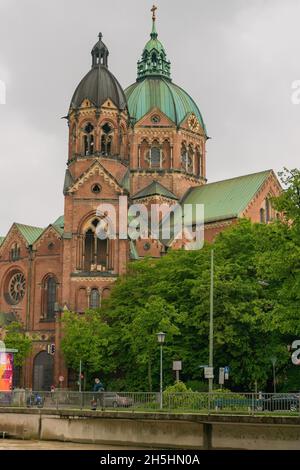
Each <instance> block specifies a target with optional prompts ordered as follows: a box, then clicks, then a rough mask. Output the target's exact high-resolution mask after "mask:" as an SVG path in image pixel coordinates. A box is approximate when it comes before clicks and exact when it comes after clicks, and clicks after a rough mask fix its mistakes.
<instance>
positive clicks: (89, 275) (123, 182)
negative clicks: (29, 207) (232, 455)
mask: <svg viewBox="0 0 300 470" xmlns="http://www.w3.org/2000/svg"><path fill="white" fill-rule="evenodd" d="M108 56H109V51H108V48H107V47H106V45H105V44H104V43H103V41H102V34H99V40H98V42H97V43H96V44H95V46H94V47H93V49H92V67H91V69H90V70H89V72H88V73H87V74H86V75H85V76H84V78H83V79H82V80H81V81H80V83H79V85H78V86H77V88H76V90H75V92H74V94H73V97H72V99H71V103H70V108H69V112H68V116H67V119H68V124H69V157H68V162H67V170H66V177H65V184H64V195H65V215H64V250H63V287H62V289H63V291H62V299H63V300H62V301H63V304H64V303H66V304H67V306H68V308H70V309H71V310H73V311H77V312H83V311H85V310H86V309H87V308H97V307H99V305H100V304H101V299H102V298H103V297H106V296H108V295H109V291H110V287H111V285H112V283H113V282H114V280H115V279H116V277H117V276H118V275H119V274H121V273H124V272H125V270H126V262H127V259H128V243H127V240H119V239H118V235H117V233H116V236H117V239H115V240H100V239H99V238H98V237H97V232H96V229H97V227H98V225H99V223H100V224H101V223H102V222H103V220H102V219H103V213H101V212H100V213H99V207H100V205H101V204H110V205H113V206H114V208H115V213H116V216H117V217H116V220H118V213H119V196H120V195H125V194H127V188H128V186H129V168H128V165H129V158H128V112H127V103H126V98H125V95H124V91H123V89H122V87H121V85H120V83H119V82H118V80H117V79H116V77H115V76H114V75H113V74H112V73H111V72H110V70H109V68H108ZM115 228H116V230H118V227H115Z"/></svg>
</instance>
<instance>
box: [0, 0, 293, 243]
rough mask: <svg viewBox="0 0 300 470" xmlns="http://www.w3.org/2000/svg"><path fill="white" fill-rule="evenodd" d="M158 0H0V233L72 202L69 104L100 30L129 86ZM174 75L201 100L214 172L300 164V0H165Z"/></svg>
mask: <svg viewBox="0 0 300 470" xmlns="http://www.w3.org/2000/svg"><path fill="white" fill-rule="evenodd" d="M152 3H153V0H127V1H125V0H105V1H104V0H85V1H82V0H51V1H48V0H43V1H41V0H0V80H2V81H4V82H5V83H6V86H7V96H6V105H0V235H5V234H6V233H7V231H8V229H9V228H10V226H11V224H12V223H13V222H14V221H16V222H21V223H27V224H31V225H37V226H43V227H44V226H47V225H48V224H49V223H51V222H53V221H54V220H55V219H56V218H57V217H58V216H59V215H61V214H62V213H63V194H62V187H63V180H64V172H65V168H66V161H67V135H68V129H67V123H66V121H65V120H63V119H61V117H62V116H65V115H66V114H67V111H68V106H69V102H70V99H71V96H72V93H73V91H74V90H75V87H76V86H77V84H78V83H79V81H80V80H81V78H82V77H83V76H84V75H85V74H86V73H87V72H88V70H89V68H90V66H91V56H90V51H91V48H92V47H93V45H94V43H95V42H96V41H97V35H98V33H99V31H102V33H103V40H104V42H105V43H106V45H107V46H108V48H109V50H110V56H109V68H110V70H111V71H112V72H113V73H114V74H115V75H116V76H117V78H118V80H119V82H120V83H121V85H122V86H123V87H124V88H125V87H126V86H128V85H130V84H131V83H132V82H134V81H135V79H136V62H137V60H138V59H139V57H140V54H141V52H142V49H143V47H144V44H145V42H146V40H147V39H148V37H149V33H150V29H151V13H150V8H151V6H152ZM156 4H157V5H158V7H159V9H158V12H157V16H158V20H157V28H158V33H159V38H160V40H161V41H162V42H163V44H164V46H165V48H166V51H167V54H168V57H169V59H170V60H171V62H172V77H173V81H174V82H175V83H176V84H178V85H180V86H182V87H183V88H184V89H185V90H186V91H187V92H188V93H189V94H190V95H191V96H192V97H193V98H194V100H195V101H196V102H197V103H198V105H199V108H200V111H201V113H202V115H203V118H204V121H205V123H206V126H207V131H208V134H209V136H210V137H211V140H210V141H209V142H208V145H207V177H208V180H209V181H216V180H219V179H223V178H230V177H233V176H237V175H241V174H246V173H251V172H255V171H261V170H264V169H268V168H273V169H275V170H276V171H277V170H280V169H282V167H283V166H287V167H290V168H294V167H297V166H298V167H299V166H300V165H299V162H300V132H299V130H300V105H293V104H292V102H291V95H292V89H291V87H292V83H293V82H294V81H295V80H300V28H299V18H300V1H299V0H226V1H224V0H186V1H183V0H157V1H156Z"/></svg>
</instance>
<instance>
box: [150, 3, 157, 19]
mask: <svg viewBox="0 0 300 470" xmlns="http://www.w3.org/2000/svg"><path fill="white" fill-rule="evenodd" d="M156 10H157V6H155V5H153V7H152V8H151V11H152V19H153V21H155V20H156V14H155V12H156Z"/></svg>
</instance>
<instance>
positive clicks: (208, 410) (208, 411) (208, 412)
mask: <svg viewBox="0 0 300 470" xmlns="http://www.w3.org/2000/svg"><path fill="white" fill-rule="evenodd" d="M210 398H211V397H210V392H208V409H207V414H210Z"/></svg>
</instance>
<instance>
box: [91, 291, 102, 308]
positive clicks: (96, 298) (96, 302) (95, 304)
mask: <svg viewBox="0 0 300 470" xmlns="http://www.w3.org/2000/svg"><path fill="white" fill-rule="evenodd" d="M99 307H100V294H99V291H98V289H92V290H91V294H90V308H99Z"/></svg>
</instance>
